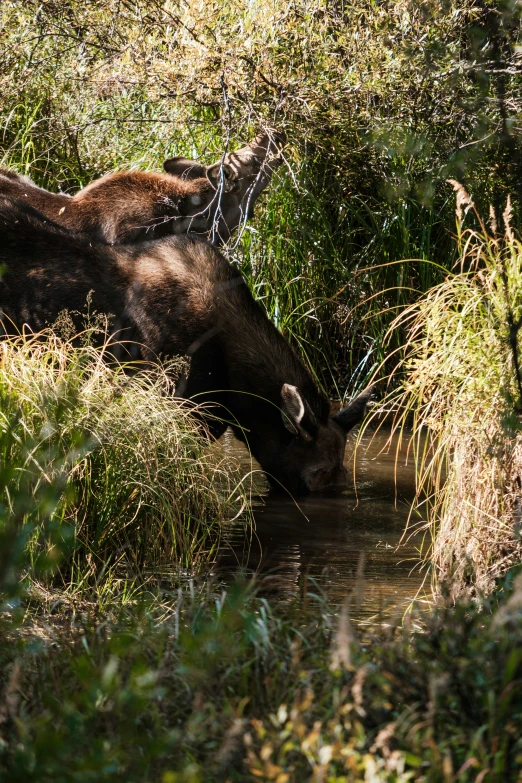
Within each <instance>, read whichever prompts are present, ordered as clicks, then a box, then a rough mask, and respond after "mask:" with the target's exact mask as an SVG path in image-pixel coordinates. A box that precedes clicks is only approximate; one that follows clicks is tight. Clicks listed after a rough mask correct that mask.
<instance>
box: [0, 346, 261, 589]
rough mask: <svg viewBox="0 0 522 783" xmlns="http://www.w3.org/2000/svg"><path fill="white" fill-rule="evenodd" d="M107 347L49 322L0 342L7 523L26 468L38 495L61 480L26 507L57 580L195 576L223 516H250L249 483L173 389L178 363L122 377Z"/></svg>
mask: <svg viewBox="0 0 522 783" xmlns="http://www.w3.org/2000/svg"><path fill="white" fill-rule="evenodd" d="M89 334H90V332H87V336H89ZM107 350H108V346H104V347H103V348H101V349H100V348H96V347H93V345H90V344H85V345H83V346H78V345H76V344H74V343H73V342H72V341H70V340H69V341H68V340H65V339H62V338H60V337H58V336H57V335H56V334H54V333H52V332H49V333H45V334H40V335H37V336H21V337H20V338H18V339H14V340H9V341H3V342H2V343H1V344H0V399H1V406H0V427H1V435H2V444H3V450H2V454H1V467H2V469H10V480H9V481H6V482H5V483H4V486H3V492H2V499H1V502H2V524H3V525H4V526H5V525H7V524H8V523H9V520H10V518H11V517H12V513H13V507H12V504H11V501H10V498H11V496H12V495H13V494H16V491H17V488H18V487H19V486H20V482H21V481H23V480H24V479H25V477H26V476H27V475H31V476H32V477H33V487H34V489H33V494H34V492H36V491H37V490H38V488H39V487H41V486H42V485H48V486H53V485H54V486H56V485H57V483H58V485H59V486H60V487H61V490H60V491H59V492H58V493H57V494H55V495H54V496H53V500H52V502H51V503H43V504H41V506H40V507H37V510H36V518H35V515H34V514H33V520H32V524H33V527H32V528H31V530H32V533H31V536H30V540H29V541H28V542H27V546H28V547H29V549H30V551H31V553H32V563H33V565H34V563H35V562H36V560H37V559H38V558H40V557H41V556H42V555H43V554H44V555H45V556H47V557H49V556H52V554H53V552H56V558H55V560H56V562H55V565H56V566H59V568H60V571H61V575H62V580H63V582H64V583H65V584H72V583H73V582H77V583H78V584H83V585H85V586H87V585H89V584H91V585H92V584H94V583H95V582H96V580H98V581H99V580H100V579H102V578H106V577H108V575H109V574H111V575H113V576H115V575H116V576H119V577H130V578H131V579H132V578H133V577H137V576H140V577H143V576H145V575H149V576H150V575H154V576H156V577H158V576H160V574H161V572H162V571H165V570H166V569H170V570H171V573H172V574H174V575H176V574H177V576H178V577H179V576H180V575H181V574H182V573H183V572H184V573H188V574H194V573H196V572H197V571H198V570H199V569H200V568H202V567H204V566H205V565H207V564H208V562H209V560H210V559H211V557H212V552H213V548H214V547H215V545H216V543H217V542H218V540H219V536H220V533H221V531H222V530H223V528H224V526H226V525H227V524H231V523H232V522H234V521H235V520H238V519H241V520H242V521H243V522H245V521H247V520H248V519H249V510H248V509H249V504H248V486H247V483H245V482H244V481H243V477H242V475H241V473H240V471H239V468H238V466H237V464H236V463H235V462H234V461H233V460H231V459H229V458H227V457H226V456H225V455H224V454H223V452H222V450H221V448H220V447H219V446H218V445H217V444H211V443H210V442H209V441H208V440H207V439H206V438H205V436H204V432H203V427H202V425H201V424H199V423H198V421H197V419H196V417H195V416H194V406H192V405H190V404H188V403H186V402H185V403H183V402H182V401H177V400H175V399H174V398H173V397H172V392H173V383H172V373H173V371H175V367H168V368H166V369H162V368H161V367H157V368H156V369H152V370H151V371H149V372H147V374H146V375H145V374H135V375H133V376H129V375H127V374H126V373H125V368H124V367H123V366H121V365H120V366H118V365H115V364H114V363H111V364H110V365H109V364H108V363H107V362H106V361H105V358H106V357H105V354H106V352H107ZM13 466H15V467H13ZM24 520H26V516H25V515H24V514H22V515H21V517H20V519H19V523H20V524H21V525H23V524H24ZM48 520H50V521H51V523H52V525H51V527H52V530H53V534H52V535H51V534H50V533H49V530H50V527H49V524H48ZM64 546H65V547H66V549H67V550H68V557H67V558H66V559H65V561H61V562H60V560H59V558H58V555H59V554H60V548H62V549H63V547H64Z"/></svg>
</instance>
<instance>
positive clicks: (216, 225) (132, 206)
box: [0, 132, 282, 244]
mask: <svg viewBox="0 0 522 783" xmlns="http://www.w3.org/2000/svg"><path fill="white" fill-rule="evenodd" d="M281 143H282V136H281V134H277V133H275V132H272V133H270V134H267V133H265V134H261V135H260V136H258V137H257V138H256V139H254V141H252V142H251V143H250V144H248V145H247V146H246V147H244V148H243V149H241V150H238V151H237V152H236V153H230V154H227V155H224V156H223V160H222V161H221V162H220V163H217V164H214V165H213V166H203V165H201V164H200V163H197V162H195V161H190V160H187V159H186V158H170V159H169V160H167V161H165V163H164V167H165V173H163V174H159V173H154V172H143V171H121V172H117V173H114V174H107V175H106V176H104V177H102V178H101V179H99V180H96V181H95V182H93V183H91V184H90V185H87V187H85V188H83V190H80V191H79V192H78V193H76V194H75V195H74V196H72V197H70V196H67V195H65V194H63V193H51V192H49V191H47V190H44V189H43V188H39V187H37V186H36V185H35V184H34V183H33V182H32V181H31V180H30V179H28V178H27V177H23V176H21V175H18V174H16V173H15V172H11V171H8V170H6V169H0V195H4V196H9V197H11V198H16V199H20V200H22V201H25V202H26V203H28V204H29V205H30V206H32V207H34V208H35V209H37V210H38V211H39V212H41V213H42V214H43V215H45V216H46V217H48V218H50V219H51V220H52V221H53V222H54V223H57V224H58V225H61V226H64V227H65V228H68V229H71V230H72V231H75V232H81V233H85V234H88V235H89V236H90V237H92V238H93V239H94V240H95V241H103V242H108V243H109V244H127V243H132V242H138V241H142V240H144V239H157V238H159V237H163V236H166V235H168V234H186V233H188V232H191V233H197V234H201V235H202V236H204V237H205V238H210V239H212V240H214V241H217V242H222V241H225V240H226V239H228V237H229V236H230V234H231V232H232V231H233V230H234V229H235V228H237V226H238V225H239V224H240V222H241V221H242V220H243V221H246V220H247V218H248V217H250V216H251V214H252V211H253V205H254V202H255V200H256V199H257V197H258V196H259V194H260V193H261V192H262V190H263V189H264V188H265V187H266V186H267V185H268V183H269V181H270V177H271V175H272V172H273V170H274V168H275V167H276V166H277V165H278V164H279V162H280V158H279V156H278V146H277V145H278V144H281Z"/></svg>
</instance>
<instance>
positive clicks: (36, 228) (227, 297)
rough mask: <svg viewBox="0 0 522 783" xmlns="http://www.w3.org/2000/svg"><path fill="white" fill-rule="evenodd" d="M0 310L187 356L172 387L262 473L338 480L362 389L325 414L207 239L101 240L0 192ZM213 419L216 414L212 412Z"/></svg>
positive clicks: (13, 320)
mask: <svg viewBox="0 0 522 783" xmlns="http://www.w3.org/2000/svg"><path fill="white" fill-rule="evenodd" d="M0 264H1V266H2V267H3V275H2V277H1V279H0V311H1V312H2V321H3V325H4V331H5V332H7V333H12V332H13V329H14V328H17V329H21V328H22V327H23V326H24V325H25V324H27V326H28V327H29V328H30V329H32V330H33V331H38V330H41V329H42V328H44V327H46V326H49V325H52V324H53V322H54V321H55V320H56V319H57V317H58V315H59V314H60V313H61V312H62V311H63V310H64V309H67V310H68V311H69V312H70V313H73V314H74V313H76V312H82V311H85V307H86V301H87V299H88V298H89V299H90V308H91V311H95V312H97V313H104V314H106V315H110V316H114V321H113V323H114V333H113V336H112V340H113V341H120V342H121V343H122V344H124V345H129V344H131V345H133V346H139V352H140V358H142V359H144V360H146V361H154V360H155V359H156V358H158V357H161V358H167V357H170V356H173V355H177V354H183V355H189V356H190V357H191V362H190V371H189V373H188V376H187V377H186V378H184V379H183V380H182V382H181V384H180V389H179V393H180V394H182V395H183V396H184V397H186V398H189V399H191V400H194V401H196V402H202V403H205V405H206V407H207V410H208V413H209V414H212V415H211V416H210V418H209V427H210V429H211V431H213V433H214V434H215V435H219V434H220V433H221V432H223V431H224V429H225V428H226V426H227V423H228V424H230V426H231V427H232V429H233V431H234V433H235V434H236V436H237V437H238V438H240V439H241V440H243V441H244V442H246V444H247V446H248V447H249V448H250V450H251V452H252V454H253V455H254V456H255V457H256V458H257V460H258V461H259V463H260V464H261V466H262V468H263V469H264V470H265V471H266V473H267V475H268V477H269V479H270V480H271V481H272V483H274V484H278V485H283V486H284V487H286V488H287V489H289V490H291V491H295V492H307V491H313V490H319V489H322V488H324V487H326V486H328V485H331V484H334V483H339V482H340V481H341V480H342V479H343V477H344V469H343V456H344V450H345V442H346V433H347V431H348V430H349V429H351V427H352V426H354V424H356V423H357V422H358V421H360V420H361V418H362V417H363V415H364V410H365V405H366V402H367V399H368V396H369V391H365V392H363V393H362V394H361V395H359V397H357V398H356V399H355V400H354V401H352V402H351V403H350V404H349V405H348V406H347V407H346V408H344V409H343V410H341V411H340V412H339V413H337V414H336V415H335V416H333V417H331V416H330V415H329V403H328V400H327V398H326V397H325V396H324V395H323V394H321V393H320V392H319V390H318V388H317V387H316V385H315V383H314V381H313V379H312V377H311V375H310V374H309V372H308V371H307V369H306V368H305V366H304V365H303V363H302V361H301V360H300V358H299V357H298V356H297V354H296V353H295V352H294V350H293V349H292V348H291V346H290V345H289V344H288V343H287V342H286V340H285V339H284V338H283V336H282V335H281V334H280V332H279V331H278V330H277V329H276V327H275V326H274V324H273V323H272V322H271V321H270V320H269V318H268V317H267V315H266V312H265V311H264V309H263V308H262V306H261V305H260V304H259V303H258V302H256V301H255V300H254V299H253V297H252V295H251V293H250V291H249V289H248V287H247V285H246V284H245V282H244V280H243V278H242V276H241V275H240V273H239V272H238V270H237V269H236V268H235V267H234V266H232V265H230V264H229V263H228V262H227V260H226V259H225V258H224V257H223V256H222V255H221V254H220V253H219V251H218V250H217V249H216V248H214V247H213V246H211V245H209V244H207V243H205V242H202V241H201V240H198V239H194V238H192V237H188V236H187V237H167V238H164V239H160V240H156V241H153V242H143V243H141V244H138V245H125V246H118V247H111V246H108V245H105V244H101V243H100V244H96V243H92V242H89V241H88V239H86V238H85V239H84V238H82V237H81V236H80V237H78V236H76V235H74V234H72V233H70V232H68V231H67V230H65V229H63V228H62V227H59V226H55V225H53V224H51V223H50V222H49V221H46V220H45V218H43V217H42V216H41V215H40V214H39V213H37V212H36V211H35V210H33V209H31V208H29V207H27V205H25V204H24V203H20V202H15V201H13V200H11V199H6V198H0ZM216 415H217V416H220V417H221V419H220V420H217V419H216V418H215V416H216Z"/></svg>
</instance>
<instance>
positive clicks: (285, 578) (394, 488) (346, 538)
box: [218, 431, 429, 622]
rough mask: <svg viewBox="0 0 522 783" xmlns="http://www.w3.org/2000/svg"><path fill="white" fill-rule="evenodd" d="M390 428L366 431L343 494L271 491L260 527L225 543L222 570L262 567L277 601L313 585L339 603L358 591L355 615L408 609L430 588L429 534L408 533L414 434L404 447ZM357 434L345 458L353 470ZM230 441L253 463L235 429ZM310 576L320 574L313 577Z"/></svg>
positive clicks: (261, 508) (261, 576) (259, 571)
mask: <svg viewBox="0 0 522 783" xmlns="http://www.w3.org/2000/svg"><path fill="white" fill-rule="evenodd" d="M388 439H389V432H386V431H379V432H378V433H376V434H375V433H368V432H367V433H366V434H365V436H364V437H363V439H362V442H361V444H360V445H359V446H358V449H357V459H356V473H355V478H356V482H355V487H356V489H355V488H354V486H353V484H354V482H353V478H352V480H351V482H350V486H349V488H347V489H346V490H345V491H344V492H342V493H341V492H339V493H337V494H332V493H329V494H324V495H322V494H317V495H311V496H309V497H306V498H302V499H300V500H299V501H298V502H296V501H294V500H293V499H292V498H291V497H287V496H281V495H272V494H267V495H266V496H265V497H264V498H263V500H262V501H261V502H260V504H259V505H258V506H257V507H256V508H255V522H256V529H255V533H254V535H253V537H252V538H251V539H249V540H245V536H244V534H243V533H241V532H239V531H237V532H234V533H233V534H232V535H231V537H230V538H229V540H228V541H227V542H226V544H225V545H224V547H223V549H222V551H221V554H220V558H219V566H218V570H219V571H220V572H221V573H226V574H228V573H234V572H235V571H237V569H238V567H239V568H242V569H244V570H245V571H246V572H247V573H248V574H251V573H255V574H256V576H257V578H258V580H261V583H262V589H263V591H267V592H268V593H269V594H270V596H271V598H272V600H273V599H274V598H279V599H280V600H282V601H288V600H291V599H292V598H293V597H294V596H295V595H296V594H299V593H301V592H304V588H305V586H307V588H308V590H312V591H313V590H314V589H315V591H317V590H319V591H321V592H323V593H324V594H325V595H326V596H327V598H328V599H329V601H330V602H332V603H333V604H339V603H341V602H342V601H343V600H344V598H345V597H346V596H348V595H352V597H353V600H352V604H353V606H352V616H353V617H354V619H356V620H358V621H359V622H364V621H367V620H369V619H370V618H371V617H374V616H375V615H379V614H382V613H383V612H384V613H385V614H389V613H397V612H401V613H402V612H404V611H405V610H406V609H407V607H408V605H409V604H410V602H411V601H412V600H413V599H414V598H415V597H422V596H423V595H424V594H428V593H429V575H428V576H427V572H426V570H425V569H423V568H421V563H420V557H419V549H420V546H421V542H422V536H421V534H419V533H417V534H415V535H413V534H411V533H409V532H408V533H406V534H405V535H404V531H405V526H406V522H407V519H408V512H409V503H410V502H411V500H412V498H413V495H414V486H415V485H414V467H413V462H412V458H411V455H410V457H409V459H407V446H408V438H406V439H404V440H403V443H402V444H401V448H400V450H399V453H398V454H397V440H396V439H394V440H392V442H391V444H387V441H388ZM354 442H355V438H354V437H351V438H350V439H349V442H348V447H347V450H346V458H345V465H346V467H347V468H348V470H349V472H350V475H351V476H353V465H354V462H353V448H354ZM225 443H226V448H227V450H229V451H230V452H232V453H233V454H234V456H236V457H238V458H239V459H240V461H241V463H242V465H243V466H244V468H245V469H246V470H248V469H249V468H251V458H250V455H249V454H248V452H247V450H246V449H244V447H243V446H242V445H241V444H239V443H238V442H237V441H236V440H235V439H234V438H233V437H232V435H229V434H228V433H227V434H226V435H225ZM310 580H313V582H312V583H310Z"/></svg>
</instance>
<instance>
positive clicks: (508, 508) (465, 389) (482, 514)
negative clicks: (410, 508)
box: [389, 184, 522, 590]
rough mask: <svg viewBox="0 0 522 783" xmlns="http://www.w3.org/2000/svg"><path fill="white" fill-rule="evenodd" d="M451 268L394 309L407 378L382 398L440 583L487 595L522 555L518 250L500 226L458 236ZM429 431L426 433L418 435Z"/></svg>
mask: <svg viewBox="0 0 522 783" xmlns="http://www.w3.org/2000/svg"><path fill="white" fill-rule="evenodd" d="M456 188H457V227H458V242H459V246H460V250H461V255H460V260H459V269H458V271H456V272H454V273H452V274H448V276H447V277H446V280H445V281H444V282H443V283H441V284H440V285H438V286H436V287H434V288H433V289H432V290H430V291H429V292H428V294H427V295H426V296H425V297H423V298H422V299H421V300H420V301H419V302H418V303H417V304H415V305H414V306H411V307H410V308H408V309H407V310H406V311H405V312H403V313H402V314H401V315H400V316H399V318H398V320H397V321H396V324H395V325H399V326H400V328H401V329H404V330H406V332H407V343H406V347H405V358H404V360H403V362H402V364H401V369H402V370H404V371H405V373H406V380H405V381H404V383H403V386H402V388H401V389H400V390H398V391H397V392H394V393H392V394H391V395H390V397H389V401H390V402H392V403H398V404H399V405H400V406H401V407H402V414H401V417H400V419H399V420H398V421H397V422H396V426H400V425H401V424H403V423H404V422H405V421H406V420H407V418H408V417H409V416H412V417H413V427H414V433H415V436H414V443H416V450H417V460H418V469H417V470H418V508H417V511H418V513H420V514H421V517H422V519H423V520H425V522H424V523H422V524H426V525H427V527H428V529H429V531H430V533H431V546H430V547H429V552H428V554H429V555H430V557H431V560H432V562H433V564H434V566H435V569H436V573H437V576H438V577H439V578H443V579H447V578H451V579H452V580H454V583H455V585H456V587H457V589H459V588H462V587H463V586H466V585H471V586H473V588H474V589H476V588H478V589H479V590H489V589H491V588H492V586H493V584H494V580H495V579H496V578H497V577H498V576H499V574H502V573H503V572H504V571H506V570H507V569H508V568H509V567H510V566H511V565H513V564H515V563H519V562H520V560H521V559H522V536H521V533H522V529H521V518H520V503H521V499H522V494H521V493H522V484H521V476H522V435H521V418H520V416H521V413H522V385H521V383H520V350H521V347H522V338H521V335H520V326H521V324H522V320H521V317H522V243H521V242H520V240H519V239H518V238H517V237H516V236H515V235H514V232H513V230H512V229H511V225H510V207H509V203H508V206H507V208H506V210H505V212H504V215H503V222H504V226H505V233H504V234H503V235H500V234H499V233H498V230H497V226H496V219H495V216H494V213H492V220H491V228H490V229H487V228H486V226H485V225H484V224H483V223H482V222H481V221H480V218H479V216H478V214H476V213H475V217H476V219H477V220H478V221H479V222H480V223H481V231H480V232H477V231H472V230H466V231H462V229H461V221H462V219H463V217H464V215H463V212H464V211H467V210H472V211H473V209H474V205H473V203H472V201H471V198H470V197H469V195H468V194H467V193H466V191H465V190H464V188H462V187H461V186H459V185H458V184H457V185H456ZM427 434H428V437H426V435H427Z"/></svg>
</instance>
